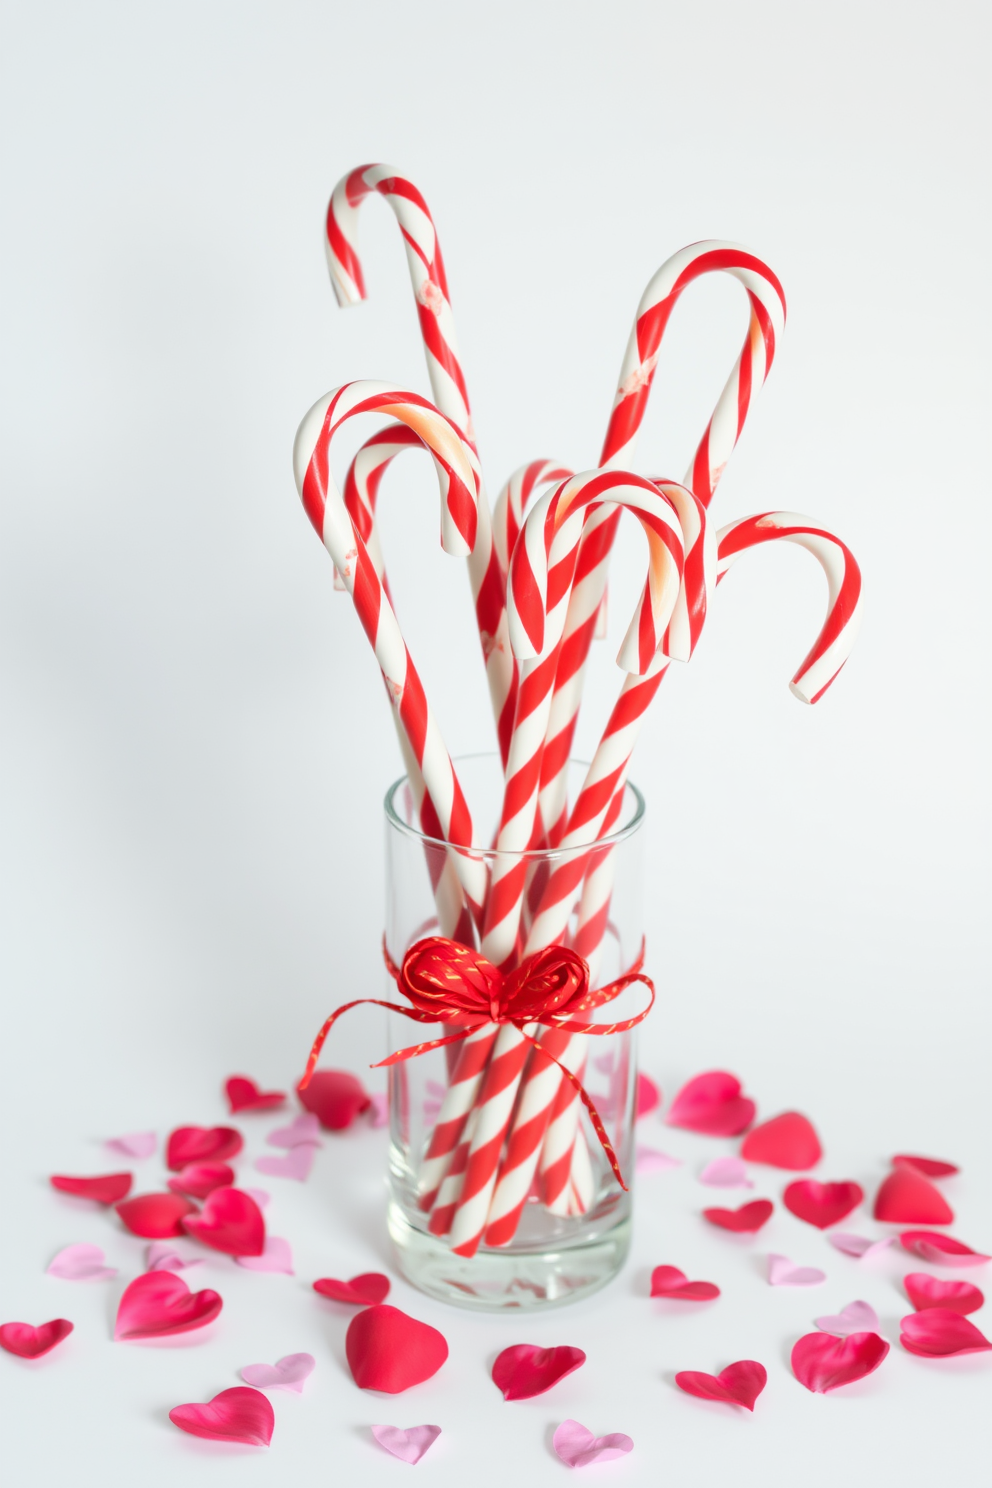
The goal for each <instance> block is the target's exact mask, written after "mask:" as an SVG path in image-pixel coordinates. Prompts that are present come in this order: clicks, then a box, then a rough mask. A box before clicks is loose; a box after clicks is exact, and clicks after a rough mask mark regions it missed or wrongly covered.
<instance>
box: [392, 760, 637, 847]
mask: <svg viewBox="0 0 992 1488" xmlns="http://www.w3.org/2000/svg"><path fill="white" fill-rule="evenodd" d="M498 759H499V756H498V754H497V753H496V751H495V750H486V749H482V750H479V751H477V752H476V753H474V754H461V755H457V756H456V757H455V758H454V760H453V761H452V763H453V764H454V765H456V766H457V765H459V764H469V763H470V762H473V761H475V760H498ZM569 764H570V765H582V766H583V767H584V768H586V769H588V766H589V761H588V760H579V759H570V760H569ZM408 782H409V776H407V775H401V776H400V777H399V779H398V780H394V781H393V783H392V785H391V786H390V787H389V789H388V790H387V791H386V794H385V796H384V797H383V802H382V805H383V810H384V811H385V813H386V821H387V822H388V823H389V824H390V826H393V827H395V828H396V829H397V831H400V832H402V833H404V834H405V835H406V836H407V837H411V838H413V840H414V841H416V842H420V843H422V844H423V845H425V846H429V847H438V848H444V849H448V848H449V847H450V846H451V844H450V843H448V842H445V840H444V838H443V837H431V836H429V835H428V834H427V833H426V832H422V831H421V830H420V828H419V827H412V826H411V825H410V823H409V822H405V821H404V820H403V818H402V817H401V816H400V814H399V812H398V811H397V810H396V806H395V804H394V803H395V798H396V793H397V791H398V790H400V789H401V787H402V786H404V785H406V784H408ZM624 789H625V790H629V791H630V793H631V795H632V796H633V798H634V802H635V808H636V809H635V811H634V815H633V816H632V817H631V819H630V821H629V822H627V824H626V825H625V826H623V827H621V828H620V829H619V830H618V831H616V832H611V833H610V834H609V836H607V837H598V838H597V839H596V841H595V842H594V843H587V844H584V845H583V846H582V847H581V848H580V847H571V848H569V847H566V848H562V847H550V848H548V847H530V848H527V849H525V850H524V851H522V852H506V853H501V854H500V856H501V857H507V858H520V859H523V858H541V859H543V860H545V861H548V860H550V859H552V858H565V857H572V856H574V855H575V853H576V852H580V851H581V852H585V851H587V850H588V848H589V847H596V848H597V849H601V848H610V847H615V846H617V844H618V843H621V842H626V840H627V838H628V837H632V836H633V835H634V833H635V832H636V831H637V830H638V829H639V828H640V826H641V823H642V822H643V820H644V814H645V809H646V808H645V801H644V797H643V795H642V794H641V792H640V791H639V790H638V788H637V786H636V785H635V784H634V782H633V781H632V780H625V781H624ZM461 851H462V852H465V853H473V854H476V855H477V856H479V857H480V858H491V857H495V856H496V849H495V848H494V847H465V848H462V849H461Z"/></svg>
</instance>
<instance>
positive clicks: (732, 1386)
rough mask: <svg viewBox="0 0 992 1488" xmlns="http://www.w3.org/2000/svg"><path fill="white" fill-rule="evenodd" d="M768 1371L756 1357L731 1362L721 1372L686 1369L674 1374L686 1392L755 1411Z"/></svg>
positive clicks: (722, 1403) (681, 1388)
mask: <svg viewBox="0 0 992 1488" xmlns="http://www.w3.org/2000/svg"><path fill="white" fill-rule="evenodd" d="M767 1380H768V1372H767V1370H766V1369H765V1366H764V1365H763V1364H759V1363H758V1361H757V1359H738V1360H737V1362H736V1363H735V1364H728V1365H727V1367H726V1369H721V1371H720V1373H719V1374H703V1373H702V1372H701V1371H699V1370H695V1369H683V1370H681V1371H680V1372H679V1373H678V1374H677V1375H676V1376H675V1383H676V1384H677V1385H678V1387H679V1389H680V1390H684V1391H685V1393H686V1394H687V1395H696V1396H698V1398H699V1399H700V1400H716V1401H718V1402H719V1403H720V1404H721V1405H742V1406H743V1407H744V1409H745V1410H749V1411H753V1410H754V1402H755V1401H756V1400H757V1398H758V1396H759V1395H760V1394H761V1392H762V1390H763V1389H764V1388H765V1384H766V1382H767Z"/></svg>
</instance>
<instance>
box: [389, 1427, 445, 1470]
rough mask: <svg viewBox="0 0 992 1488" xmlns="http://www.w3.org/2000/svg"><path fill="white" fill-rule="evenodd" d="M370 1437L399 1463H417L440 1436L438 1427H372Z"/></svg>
mask: <svg viewBox="0 0 992 1488" xmlns="http://www.w3.org/2000/svg"><path fill="white" fill-rule="evenodd" d="M372 1435H373V1436H374V1437H375V1439H376V1441H377V1442H378V1443H379V1445H380V1447H385V1449H386V1451H387V1452H392V1454H393V1456H394V1457H398V1458H399V1459H400V1461H401V1462H409V1463H410V1464H411V1465H412V1464H413V1463H414V1462H419V1461H420V1459H421V1457H423V1455H424V1453H425V1452H426V1451H427V1449H428V1447H431V1446H433V1445H434V1443H435V1442H436V1441H437V1439H438V1437H439V1436H440V1435H441V1428H440V1426H406V1427H403V1426H373V1427H372Z"/></svg>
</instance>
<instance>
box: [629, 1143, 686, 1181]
mask: <svg viewBox="0 0 992 1488" xmlns="http://www.w3.org/2000/svg"><path fill="white" fill-rule="evenodd" d="M681 1166H682V1162H681V1159H680V1158H677V1157H669V1155H668V1153H667V1152H660V1151H659V1150H658V1148H657V1147H638V1149H637V1153H636V1155H635V1158H634V1169H635V1171H636V1172H638V1173H640V1174H641V1176H642V1177H643V1176H645V1175H646V1174H648V1173H664V1172H665V1171H666V1170H667V1169H668V1168H680V1167H681Z"/></svg>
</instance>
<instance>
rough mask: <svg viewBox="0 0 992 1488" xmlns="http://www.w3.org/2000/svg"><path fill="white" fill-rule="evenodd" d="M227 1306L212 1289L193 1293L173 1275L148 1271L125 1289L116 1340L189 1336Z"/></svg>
mask: <svg viewBox="0 0 992 1488" xmlns="http://www.w3.org/2000/svg"><path fill="white" fill-rule="evenodd" d="M223 1306H224V1301H223V1298H222V1297H220V1295H219V1294H218V1293H217V1292H213V1291H211V1290H210V1289H209V1287H206V1288H204V1290H203V1291H202V1292H191V1291H190V1289H189V1287H188V1286H187V1285H186V1283H185V1282H184V1281H183V1279H182V1277H181V1276H177V1275H176V1274H175V1272H174V1271H146V1272H145V1273H144V1275H143V1276H136V1277H135V1279H134V1281H132V1282H131V1284H130V1286H129V1287H127V1288H126V1290H125V1292H124V1295H123V1296H122V1297H121V1300H120V1303H119V1304H118V1307H117V1321H116V1322H115V1323H114V1337H115V1338H116V1339H117V1341H118V1342H119V1343H121V1342H124V1341H125V1340H128V1339H135V1338H168V1337H170V1336H171V1335H172V1334H174V1333H190V1332H192V1330H193V1329H194V1328H204V1327H206V1325H207V1323H212V1322H213V1320H214V1318H215V1317H216V1316H217V1315H218V1313H219V1312H220V1310H221V1308H222V1307H223Z"/></svg>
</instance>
